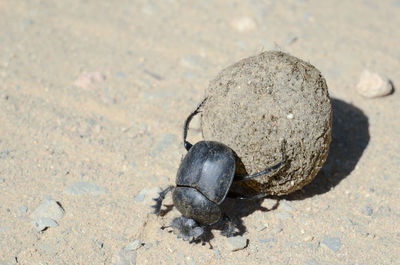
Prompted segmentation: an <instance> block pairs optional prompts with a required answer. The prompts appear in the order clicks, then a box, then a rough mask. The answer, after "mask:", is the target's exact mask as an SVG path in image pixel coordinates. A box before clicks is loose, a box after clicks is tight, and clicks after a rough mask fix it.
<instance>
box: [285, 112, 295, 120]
mask: <svg viewBox="0 0 400 265" xmlns="http://www.w3.org/2000/svg"><path fill="white" fill-rule="evenodd" d="M286 118H288V119H289V120H291V119H293V118H294V115H293V113H289V114H288V115H287V116H286Z"/></svg>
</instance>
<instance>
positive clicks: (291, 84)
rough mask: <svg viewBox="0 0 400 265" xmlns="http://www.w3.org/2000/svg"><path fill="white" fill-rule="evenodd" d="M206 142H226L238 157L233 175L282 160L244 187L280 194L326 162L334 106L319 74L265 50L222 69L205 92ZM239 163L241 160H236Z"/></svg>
mask: <svg viewBox="0 0 400 265" xmlns="http://www.w3.org/2000/svg"><path fill="white" fill-rule="evenodd" d="M206 97H207V99H206V101H205V103H204V105H203V107H202V118H201V119H202V132H203V137H204V139H205V140H214V141H219V142H222V143H224V144H226V145H228V146H229V147H230V148H232V150H233V151H234V152H235V153H236V155H237V156H238V158H239V159H240V160H239V163H237V174H245V173H247V174H254V173H256V172H259V171H262V170H263V169H265V168H267V167H270V166H272V165H275V164H277V163H279V161H281V143H282V139H285V140H286V141H287V144H286V155H287V162H286V164H285V166H283V167H282V168H281V169H280V170H278V171H277V172H274V173H271V174H272V177H271V174H269V175H264V176H260V177H257V178H255V179H254V180H250V181H246V182H245V183H244V184H243V185H246V186H247V187H250V188H252V189H253V190H255V191H257V192H260V191H261V187H264V190H265V192H266V193H267V194H270V195H284V194H288V193H291V192H293V191H295V190H298V189H301V188H302V187H303V186H304V185H306V184H308V183H310V182H311V180H313V178H314V177H315V175H316V174H317V173H318V171H319V169H320V168H321V167H322V165H323V163H324V162H325V160H326V157H327V155H328V150H329V143H330V141H331V127H332V108H331V102H330V99H329V94H328V88H327V86H326V82H325V79H324V78H323V77H322V75H321V73H320V72H319V71H318V70H317V69H316V68H315V67H314V66H312V65H311V64H309V63H307V62H305V61H302V60H300V59H298V58H296V57H293V56H291V55H288V54H286V53H283V52H278V51H272V52H264V53H261V54H260V55H257V56H254V57H250V58H247V59H243V60H241V61H239V62H238V63H235V64H234V65H231V66H229V67H228V68H226V69H224V70H223V71H222V72H221V73H220V74H219V75H218V76H217V78H215V79H214V80H213V81H211V83H210V85H209V87H208V89H207V90H206ZM240 161H241V162H240Z"/></svg>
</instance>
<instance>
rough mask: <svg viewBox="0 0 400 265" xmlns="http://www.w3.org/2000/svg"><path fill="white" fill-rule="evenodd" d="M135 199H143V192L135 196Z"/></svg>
mask: <svg viewBox="0 0 400 265" xmlns="http://www.w3.org/2000/svg"><path fill="white" fill-rule="evenodd" d="M135 200H136V201H140V202H141V201H143V200H144V194H143V193H139V194H138V195H137V196H136V197H135Z"/></svg>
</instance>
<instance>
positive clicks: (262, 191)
mask: <svg viewBox="0 0 400 265" xmlns="http://www.w3.org/2000/svg"><path fill="white" fill-rule="evenodd" d="M266 196H267V194H266V193H265V190H264V186H263V187H261V192H260V194H256V195H251V196H243V197H237V198H236V199H238V200H249V201H256V200H259V199H262V198H265V197H266Z"/></svg>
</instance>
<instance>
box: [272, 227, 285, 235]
mask: <svg viewBox="0 0 400 265" xmlns="http://www.w3.org/2000/svg"><path fill="white" fill-rule="evenodd" d="M282 231H283V228H282V226H280V225H278V226H277V227H275V228H274V229H272V232H273V233H274V234H278V233H280V232H282Z"/></svg>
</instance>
